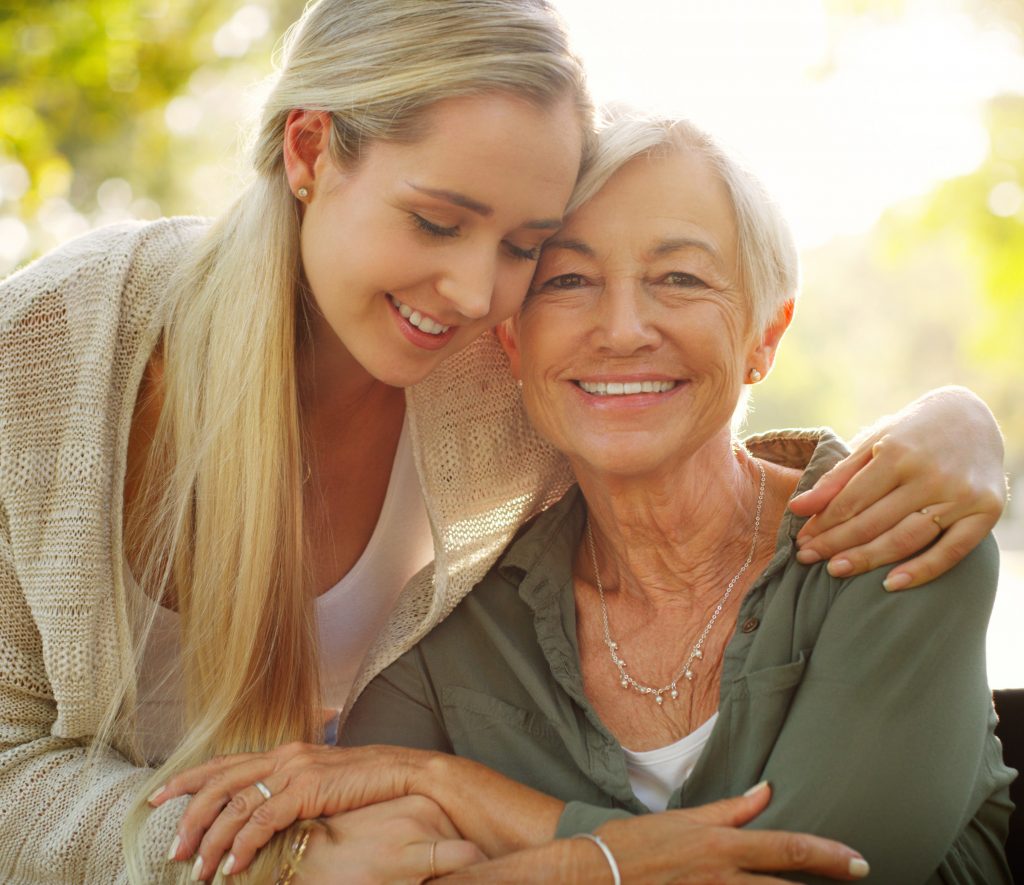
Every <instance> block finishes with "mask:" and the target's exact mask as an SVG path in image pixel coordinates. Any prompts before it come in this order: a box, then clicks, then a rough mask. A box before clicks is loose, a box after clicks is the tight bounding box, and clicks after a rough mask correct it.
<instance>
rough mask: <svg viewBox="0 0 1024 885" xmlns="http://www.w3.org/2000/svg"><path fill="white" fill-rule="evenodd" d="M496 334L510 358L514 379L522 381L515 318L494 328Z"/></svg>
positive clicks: (510, 318)
mask: <svg viewBox="0 0 1024 885" xmlns="http://www.w3.org/2000/svg"><path fill="white" fill-rule="evenodd" d="M494 334H495V335H497V336H498V340H499V341H500V342H501V346H502V348H503V349H504V351H505V355H506V356H507V357H508V362H509V366H510V367H511V369H512V377H513V378H515V379H516V381H521V380H522V377H523V374H522V372H521V371H520V363H519V329H518V324H517V322H516V318H515V317H509V319H507V320H505V321H503V322H501V323H498V325H497V326H495V327H494Z"/></svg>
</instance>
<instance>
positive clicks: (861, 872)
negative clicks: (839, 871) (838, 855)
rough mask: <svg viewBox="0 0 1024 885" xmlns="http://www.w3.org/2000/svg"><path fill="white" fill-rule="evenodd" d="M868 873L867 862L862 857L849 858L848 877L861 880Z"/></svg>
mask: <svg viewBox="0 0 1024 885" xmlns="http://www.w3.org/2000/svg"><path fill="white" fill-rule="evenodd" d="M870 872H871V867H869V866H868V862H867V861H866V860H864V858H863V857H851V858H850V875H851V876H853V877H854V878H855V879H863V878H864V877H865V876H866V875H867V874H868V873H870Z"/></svg>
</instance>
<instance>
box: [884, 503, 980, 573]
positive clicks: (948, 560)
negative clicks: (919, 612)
mask: <svg viewBox="0 0 1024 885" xmlns="http://www.w3.org/2000/svg"><path fill="white" fill-rule="evenodd" d="M991 529H992V522H991V519H990V517H989V516H988V515H987V514H980V513H975V514H972V515H970V516H966V517H964V518H963V519H960V520H957V522H955V523H953V525H951V526H950V527H949V528H948V529H947V530H946V531H945V532H944V533H943V535H942V537H940V538H939V540H938V541H936V542H935V544H934V545H932V546H931V547H930V548H928V549H927V550H926V551H925V552H924V553H922V554H921V555H920V556H917V557H915V558H914V559H911V560H908V561H907V562H903V563H900V564H899V565H898V566H896V568H894V569H893V570H892V571H891V572H889V574H888V575H887V576H886V578H885V581H884V582H883V585H884V586H885V589H886V590H909V589H910V588H912V587H919V586H921V585H922V584H925V583H927V582H928V581H931V580H934V579H935V578H937V577H938V576H939V575H941V574H944V573H945V572H947V571H949V570H950V569H951V568H953V566H955V565H956V564H957V563H958V562H960V560H962V559H963V558H964V557H965V556H966V555H967V554H968V553H970V552H971V551H972V550H973V549H974V548H975V547H977V546H978V544H979V543H981V540H982V539H983V538H984V537H985V536H986V535H987V534H988V533H989V531H991Z"/></svg>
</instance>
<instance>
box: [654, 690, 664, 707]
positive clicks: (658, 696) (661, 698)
mask: <svg viewBox="0 0 1024 885" xmlns="http://www.w3.org/2000/svg"><path fill="white" fill-rule="evenodd" d="M654 700H655V701H657V703H658V706H659V707H660V706H661V705H662V704H664V703H665V699H664V698H663V697H662V696H661V692H660V691H659V692H658V693H657V694H656V695H655V696H654Z"/></svg>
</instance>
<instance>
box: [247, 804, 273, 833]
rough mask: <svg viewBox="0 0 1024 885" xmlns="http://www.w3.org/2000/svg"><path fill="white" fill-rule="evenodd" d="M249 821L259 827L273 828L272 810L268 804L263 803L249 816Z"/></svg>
mask: <svg viewBox="0 0 1024 885" xmlns="http://www.w3.org/2000/svg"><path fill="white" fill-rule="evenodd" d="M249 820H250V821H251V822H252V823H254V824H256V825H257V826H260V827H271V828H272V827H273V823H274V808H273V806H272V805H271V804H270V803H269V802H264V803H263V804H262V805H259V806H257V807H256V809H255V810H254V811H253V813H252V814H251V815H250V817H249Z"/></svg>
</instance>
